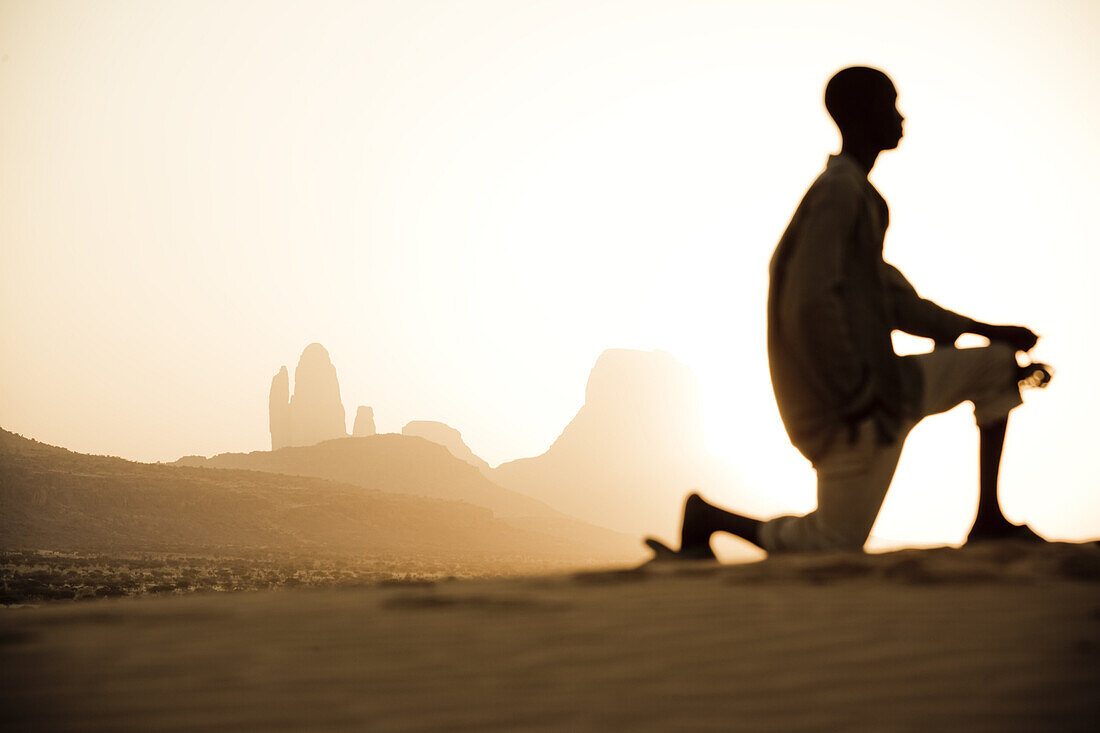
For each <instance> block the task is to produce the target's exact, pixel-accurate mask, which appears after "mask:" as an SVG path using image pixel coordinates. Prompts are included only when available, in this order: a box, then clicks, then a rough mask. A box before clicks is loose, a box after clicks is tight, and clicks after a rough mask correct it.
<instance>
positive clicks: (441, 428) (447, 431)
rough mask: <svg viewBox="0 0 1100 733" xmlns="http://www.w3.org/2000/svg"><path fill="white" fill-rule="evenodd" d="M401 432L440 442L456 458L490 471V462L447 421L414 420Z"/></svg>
mask: <svg viewBox="0 0 1100 733" xmlns="http://www.w3.org/2000/svg"><path fill="white" fill-rule="evenodd" d="M401 434H402V435H410V436H415V437H417V438H424V440H430V441H431V442H433V443H438V444H439V445H441V446H443V447H444V448H446V449H447V450H449V451H450V452H451V455H453V456H454V457H455V458H459V459H461V460H463V461H465V462H466V463H469V464H470V465H471V466H473V467H474V468H476V469H478V470H479V471H481V473H482V474H486V475H487V474H488V473H489V470H490V469H489V464H488V463H486V462H485V461H484V460H483V459H482V458H480V457H478V456H477V455H475V454H474V452H473V451H472V450H470V446H468V445H466V441H464V440H463V439H462V433H460V432H458V431H457V430H455V429H454V428H452V427H451V426H450V425H447V424H446V423H441V422H436V421H435V420H413V421H412V422H409V423H406V424H405V427H403V428H401Z"/></svg>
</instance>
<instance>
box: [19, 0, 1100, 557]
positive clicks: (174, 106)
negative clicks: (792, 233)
mask: <svg viewBox="0 0 1100 733" xmlns="http://www.w3.org/2000/svg"><path fill="white" fill-rule="evenodd" d="M1098 37H1100V5H1098V4H1096V3H1092V2H1087V1H1084V2H1079V3H1072V2H1063V3H1047V2H1034V3H1020V2H1002V3H995V4H991V3H985V2H981V3H966V2H958V1H957V0H951V1H949V2H927V3H919V4H915V3H883V2H881V1H877V2H847V3H843V2H837V3H820V2H802V3H793V2H772V3H760V2H755V3H734V2H672V1H671V0H670V1H669V2H637V1H636V0H630V1H627V2H588V1H586V2H522V1H521V2H515V1H512V0H502V1H500V2H466V3H452V2H400V3H392V2H378V3H333V2H312V3H285V2H262V3H261V2H257V3H243V2H232V3H225V2H209V3H204V2H176V3H146V2H125V3H124V2H98V3H79V2H72V3H55V2H41V1H40V0H36V1H35V2H3V3H2V4H0V56H2V59H3V60H2V62H0V89H2V94H3V104H2V105H0V161H3V164H2V165H0V246H2V249H0V304H2V321H0V336H2V348H0V425H3V426H4V427H5V428H8V429H11V430H15V431H17V432H20V433H22V434H24V435H27V436H30V437H34V438H37V439H40V440H43V441H46V442H49V443H53V444H57V445H62V446H65V447H67V448H70V449H72V450H77V451H82V452H94V453H109V454H116V455H121V456H124V457H127V458H134V459H140V460H167V459H174V458H176V457H178V456H181V455H184V454H195V453H198V454H205V455H209V454H213V453H217V452H223V451H230V450H232V451H247V450H260V449H266V448H267V447H268V445H269V438H268V433H267V425H268V422H267V413H266V411H267V389H268V386H269V384H270V379H271V376H272V375H273V374H274V373H275V372H276V370H277V369H278V368H279V366H281V365H283V364H287V365H289V366H290V367H291V369H293V365H294V364H295V363H296V361H297V358H298V355H299V354H300V353H301V351H302V349H303V347H305V346H306V345H307V344H309V343H311V342H314V341H319V342H321V343H322V344H324V345H325V347H326V348H327V349H328V350H329V352H330V354H331V355H332V359H333V363H334V364H335V365H336V369H337V373H338V375H339V379H340V386H341V392H342V395H343V398H344V404H345V407H346V408H347V409H348V412H349V421H350V419H351V417H352V416H353V414H354V408H355V406H356V405H359V404H365V405H371V406H373V407H374V410H375V415H376V420H377V422H378V427H379V429H380V430H381V431H398V430H400V428H401V426H402V425H403V424H404V423H406V422H408V421H410V420H415V419H429V420H441V421H443V422H446V423H448V424H450V425H453V426H454V427H456V428H458V429H459V430H461V431H462V434H463V437H464V438H465V440H466V442H467V443H468V444H469V445H470V447H471V448H472V449H473V450H474V451H475V452H476V453H477V454H479V455H480V456H482V457H484V458H485V459H486V460H488V461H489V462H490V463H492V464H496V463H499V462H501V461H505V460H510V459H512V458H518V457H522V456H528V455H534V454H537V453H540V452H542V451H543V450H544V449H545V448H546V447H547V446H548V445H549V444H550V442H551V441H552V440H553V439H554V438H555V437H556V436H557V434H558V433H559V432H560V431H561V429H562V428H563V427H564V426H565V424H566V423H567V422H568V420H569V419H570V418H571V417H572V416H573V414H574V413H575V412H576V410H577V408H578V407H579V406H580V403H581V402H582V400H583V394H584V385H585V379H586V377H587V374H588V371H589V369H590V368H591V367H592V365H593V363H594V362H595V359H596V357H597V356H598V355H599V353H600V352H601V351H603V350H604V349H606V348H609V347H629V348H642V349H653V348H660V349H663V350H665V351H668V352H670V353H672V354H673V355H674V356H675V357H676V358H678V359H679V360H681V361H683V362H685V363H687V364H688V365H690V366H691V367H692V368H693V369H694V371H695V373H696V375H697V376H698V377H699V379H700V381H701V384H702V389H703V396H704V400H705V403H706V410H707V424H706V430H707V440H708V443H709V445H710V447H711V449H712V450H713V451H715V452H717V453H719V454H722V455H725V456H727V457H728V458H729V459H730V461H731V462H732V463H733V464H734V465H735V466H736V467H737V469H738V471H739V472H740V474H741V476H742V477H743V478H744V480H745V482H746V483H748V484H751V485H753V486H756V487H766V490H769V491H771V492H773V493H774V494H775V495H777V496H780V497H781V498H782V500H783V501H784V502H785V503H787V504H788V505H789V506H790V507H791V508H792V509H796V510H806V509H809V508H811V507H812V506H813V502H814V499H813V475H812V472H811V471H810V468H809V466H808V465H807V464H806V463H805V462H804V461H803V460H802V459H801V458H800V456H799V455H798V453H797V452H796V451H795V450H794V449H793V448H792V447H791V446H790V444H789V443H788V441H787V439H786V436H785V434H784V433H783V430H782V426H781V424H780V422H779V417H778V413H777V411H776V408H775V403H774V399H773V397H772V392H771V387H770V383H769V378H768V370H767V362H766V354H765V344H764V327H765V313H764V305H765V294H766V289H767V263H768V260H769V258H770V256H771V253H772V250H773V248H774V246H775V243H776V241H777V240H778V238H779V235H780V234H781V232H782V231H783V228H784V227H785V226H786V224H787V221H788V220H789V218H790V215H791V213H792V212H793V211H794V208H795V206H796V205H797V203H798V201H799V198H800V197H801V195H802V194H803V192H804V191H805V189H806V187H807V186H808V185H809V183H810V181H811V180H812V179H813V177H814V176H815V175H816V174H817V172H818V171H819V170H820V169H821V168H822V166H823V165H824V163H825V159H826V157H827V155H828V154H829V153H831V152H835V150H836V149H837V147H838V140H837V135H836V132H835V129H834V128H833V125H832V123H831V121H830V120H829V119H828V117H827V115H826V113H825V110H824V107H823V104H822V92H823V89H824V85H825V82H826V81H827V80H828V78H829V76H831V75H832V73H833V72H835V71H836V70H837V69H839V68H841V67H844V66H848V65H851V64H857V63H859V64H869V65H873V66H877V67H879V68H882V69H883V70H885V71H886V72H887V73H889V74H890V75H891V77H892V78H893V79H894V81H895V82H896V84H897V86H898V89H899V92H900V95H899V107H900V109H901V111H902V113H903V114H905V115H906V122H905V138H904V139H903V140H902V143H901V145H900V147H899V149H898V150H897V151H894V152H887V153H885V154H883V155H882V156H881V157H880V159H879V163H878V166H877V167H876V169H875V171H874V173H873V175H872V179H873V181H874V182H875V184H876V186H878V188H879V190H880V191H881V192H882V193H883V195H884V196H885V197H886V199H887V200H888V201H889V202H890V205H891V228H890V233H889V234H888V235H887V240H886V257H887V259H889V260H890V261H892V262H893V263H895V264H897V265H898V266H899V267H900V268H901V269H902V271H903V272H905V273H906V274H907V275H908V276H909V278H910V280H912V281H913V283H914V284H915V285H916V286H917V288H918V290H920V292H921V293H922V295H924V296H926V297H930V298H932V299H933V300H936V301H937V302H939V303H940V304H941V305H944V306H945V307H948V308H951V309H953V310H956V311H959V312H962V313H965V314H967V315H970V316H973V317H975V318H979V319H982V320H988V321H993V322H1005V323H1017V322H1018V323H1022V324H1024V325H1027V326H1030V327H1032V328H1034V329H1035V330H1036V331H1037V332H1039V333H1040V334H1041V335H1042V336H1043V340H1042V341H1041V342H1040V344H1039V347H1038V349H1037V350H1036V352H1035V354H1036V358H1039V359H1041V360H1043V361H1048V362H1050V363H1052V364H1054V365H1055V367H1056V368H1057V369H1058V375H1057V377H1056V379H1055V382H1054V385H1053V386H1052V387H1051V389H1049V390H1048V391H1047V392H1046V393H1036V394H1032V395H1029V396H1027V397H1026V400H1027V404H1026V405H1025V407H1024V408H1022V409H1021V410H1019V411H1017V412H1016V413H1015V414H1014V416H1013V419H1012V421H1011V423H1010V427H1009V435H1008V441H1007V445H1006V452H1005V459H1004V468H1003V473H1002V485H1003V491H1002V495H1003V496H1004V503H1005V508H1006V513H1007V514H1008V515H1009V518H1010V519H1013V520H1015V521H1025V520H1026V521H1028V522H1030V523H1032V524H1033V526H1035V527H1036V528H1037V529H1038V530H1039V531H1041V532H1044V533H1047V534H1049V535H1052V536H1056V537H1067V538H1070V537H1084V536H1089V535H1093V536H1094V535H1097V534H1100V492H1098V488H1100V481H1098V470H1097V466H1096V460H1095V457H1094V454H1095V446H1094V440H1095V437H1096V431H1095V427H1094V426H1095V424H1096V419H1097V418H1096V415H1097V413H1098V412H1100V380H1098V378H1097V375H1098V374H1100V347H1098V345H1097V339H1096V336H1095V331H1096V326H1095V320H1096V316H1097V313H1100V307H1098V305H1100V297H1098V295H1097V292H1096V285H1095V281H1096V273H1097V271H1098V268H1100V255H1098V254H1097V247H1096V222H1095V206H1096V201H1098V200H1100V182H1098V178H1097V175H1096V171H1097V170H1100V139H1098V137H1097V135H1096V130H1097V129H1100V95H1098V81H1097V74H1096V71H1097V69H1098V68H1100V51H1098V49H1097V44H1096V39H1097V38H1098ZM899 346H901V347H903V348H906V349H910V350H913V349H918V348H923V347H922V346H921V345H920V344H917V343H915V340H899ZM349 427H350V425H349ZM976 497H977V432H976V430H974V428H973V422H972V416H971V413H970V410H969V408H961V409H958V410H955V411H953V412H952V413H950V414H948V415H946V416H941V417H936V418H930V419H928V420H927V421H926V422H925V423H923V424H922V425H921V426H920V427H919V428H918V429H917V430H916V431H914V433H913V434H912V436H911V437H910V440H909V444H908V446H907V450H906V453H905V454H904V455H903V458H902V462H901V465H900V467H899V470H898V475H897V478H896V480H895V482H894V486H893V489H892V490H891V494H890V496H889V498H888V499H887V504H886V507H885V509H884V511H883V514H882V515H881V517H880V520H879V523H878V525H877V526H876V529H875V534H876V535H877V536H878V537H879V538H881V539H882V540H884V541H913V542H955V541H959V540H960V539H961V538H962V536H963V534H964V532H965V531H966V529H967V528H968V522H969V521H970V519H971V518H972V516H973V510H974V506H975V504H976V500H977V499H976ZM713 498H714V499H716V500H718V501H723V500H724V499H725V497H722V496H716V497H713Z"/></svg>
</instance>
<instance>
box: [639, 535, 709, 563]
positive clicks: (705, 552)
mask: <svg viewBox="0 0 1100 733" xmlns="http://www.w3.org/2000/svg"><path fill="white" fill-rule="evenodd" d="M645 544H646V546H647V547H648V548H649V549H651V550H653V562H676V561H682V560H717V559H718V558H717V557H715V555H714V553H713V552H712V551H711V549H710V545H709V544H708V545H706V546H705V547H696V548H689V549H688V550H687V551H686V552H685V551H683V550H681V551H680V552H677V551H676V550H674V549H672V548H671V547H669V546H668V545H666V544H665V543H664V542H661V541H660V540H659V539H656V538H655V537H646V538H645Z"/></svg>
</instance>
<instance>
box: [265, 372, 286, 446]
mask: <svg viewBox="0 0 1100 733" xmlns="http://www.w3.org/2000/svg"><path fill="white" fill-rule="evenodd" d="M267 413H268V424H269V426H270V428H271V450H279V449H280V448H285V447H286V446H288V445H290V375H289V374H288V373H287V370H286V367H282V368H281V369H279V372H278V374H276V375H275V376H274V377H272V379H271V392H270V393H269V395H268V400H267Z"/></svg>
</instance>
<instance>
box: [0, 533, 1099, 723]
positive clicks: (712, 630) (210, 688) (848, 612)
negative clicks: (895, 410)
mask: <svg viewBox="0 0 1100 733" xmlns="http://www.w3.org/2000/svg"><path fill="white" fill-rule="evenodd" d="M0 707H2V709H3V711H4V713H3V717H2V722H0V729H3V730H11V731H35V730H52V731H53V730H56V731H66V730H74V731H76V730H80V731H84V730H88V731H93V730H94V731H149V730H173V731H176V730H178V731H185V730H186V731H191V730H214V731H244V730H314V731H330V730H401V731H428V730H469V731H483V730H631V731H634V730H643V731H649V730H652V731H671V730H715V731H719V730H722V731H726V730H729V731H740V730H744V731H750V730H751V731H822V730H845V731H956V730H957V731H998V732H1000V731H1059V732H1067V731H1095V730H1098V729H1100V728H1098V727H1097V724H1098V721H1100V550H1097V549H1096V548H1095V547H1094V546H1076V545H1050V546H1046V547H1025V546H1018V545H999V546H990V547H987V548H975V549H964V550H950V549H942V550H931V551H905V552H897V553H889V554H885V555H877V556H876V555H817V556H793V557H785V558H777V559H774V560H768V561H765V562H762V563H755V564H752V565H742V566H717V565H708V564H693V565H684V566H679V567H676V568H657V567H653V566H650V567H648V568H644V569H642V570H636V571H610V572H597V573H585V574H577V575H559V576H550V577H542V578H515V579H500V580H485V581H478V580H465V581H449V582H447V581H444V582H438V583H435V584H425V585H419V586H411V585H410V586H387V587H380V588H365V589H345V590H332V591H316V590H314V591H281V592H259V593H235V594H229V593H218V594H204V595H192V596H176V597H150V598H141V599H118V600H99V601H88V602H76V603H65V604H55V605H48V606H43V607H37V608H16V609H9V610H6V611H3V612H0Z"/></svg>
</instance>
